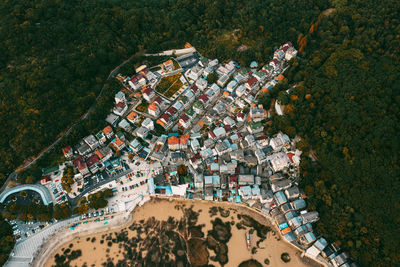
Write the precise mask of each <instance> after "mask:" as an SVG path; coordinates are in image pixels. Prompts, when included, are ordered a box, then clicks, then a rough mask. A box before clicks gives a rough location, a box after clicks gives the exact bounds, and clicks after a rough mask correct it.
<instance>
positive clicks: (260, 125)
mask: <svg viewBox="0 0 400 267" xmlns="http://www.w3.org/2000/svg"><path fill="white" fill-rule="evenodd" d="M262 126H263V125H262V123H261V121H259V122H252V123H251V124H250V128H251V129H252V130H254V129H258V128H261V127H262Z"/></svg>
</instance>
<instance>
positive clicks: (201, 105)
mask: <svg viewBox="0 0 400 267" xmlns="http://www.w3.org/2000/svg"><path fill="white" fill-rule="evenodd" d="M193 107H195V108H202V107H203V104H201V102H200V101H199V100H197V101H196V102H194V104H193Z"/></svg>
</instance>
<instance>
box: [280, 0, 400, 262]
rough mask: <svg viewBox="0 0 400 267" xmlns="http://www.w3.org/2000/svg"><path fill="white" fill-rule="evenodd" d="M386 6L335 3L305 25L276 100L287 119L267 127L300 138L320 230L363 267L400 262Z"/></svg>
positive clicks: (395, 6)
mask: <svg viewBox="0 0 400 267" xmlns="http://www.w3.org/2000/svg"><path fill="white" fill-rule="evenodd" d="M389 2H390V1H388V2H387V3H386V4H381V6H378V7H377V6H376V2H372V1H355V2H354V1H353V2H352V3H351V4H349V5H344V6H340V5H337V6H335V11H334V12H333V13H332V14H330V15H329V16H326V17H324V18H323V19H317V20H315V21H314V22H312V23H311V25H310V29H309V30H308V31H307V32H305V33H303V34H302V35H300V36H299V38H298V40H296V41H297V43H298V46H299V47H300V49H301V47H302V45H301V39H303V38H307V39H306V40H307V43H306V45H304V46H303V47H304V50H303V53H301V54H300V57H299V59H298V60H296V62H294V64H293V67H292V68H291V69H290V70H289V72H288V73H287V78H288V81H287V83H286V84H285V85H283V86H284V87H285V86H286V88H282V89H288V88H290V93H289V94H286V93H283V92H279V93H278V99H279V101H281V102H282V103H284V104H285V105H286V107H285V113H286V114H285V116H283V117H276V118H275V121H274V122H275V127H276V128H279V129H283V130H284V131H286V132H288V133H292V135H293V134H298V135H299V136H301V137H302V138H303V140H302V141H301V142H300V143H299V148H300V149H301V150H302V151H304V152H306V153H303V155H304V156H303V158H302V161H301V162H302V163H301V168H302V175H303V179H302V181H303V186H302V187H303V188H304V189H305V192H306V194H307V196H308V198H309V200H308V203H310V204H311V208H312V209H316V210H317V211H318V212H320V217H321V220H320V222H319V223H318V224H317V230H318V232H319V233H320V234H322V235H323V236H325V237H328V239H329V240H331V241H335V240H338V241H340V242H341V247H342V248H343V249H344V250H345V251H349V252H350V254H351V257H353V258H354V259H356V260H357V261H358V262H359V263H360V264H361V265H362V266H398V265H399V263H400V256H399V252H398V251H399V248H400V246H399V244H400V243H399V242H400V241H399V240H400V231H398V226H399V222H400V221H399V218H400V207H399V196H400V190H399V189H400V179H399V157H398V155H399V153H398V151H399V149H400V147H399V138H398V136H399V134H398V133H399V130H400V129H399V117H398V116H399V111H400V110H399V104H400V95H399V92H400V83H399V81H400V70H399V68H398V66H399V63H400V55H399V45H400V36H399V33H400V26H399V18H400V14H399V10H400V9H399V8H400V5H399V3H398V2H394V1H393V2H391V3H389ZM371 10H374V12H373V13H372V12H371ZM289 85H290V86H289ZM291 85H294V87H292V86H291ZM310 152H312V153H313V154H314V155H315V157H316V158H317V161H315V162H314V161H312V160H311V159H310V158H309V157H308V155H309V153H310Z"/></svg>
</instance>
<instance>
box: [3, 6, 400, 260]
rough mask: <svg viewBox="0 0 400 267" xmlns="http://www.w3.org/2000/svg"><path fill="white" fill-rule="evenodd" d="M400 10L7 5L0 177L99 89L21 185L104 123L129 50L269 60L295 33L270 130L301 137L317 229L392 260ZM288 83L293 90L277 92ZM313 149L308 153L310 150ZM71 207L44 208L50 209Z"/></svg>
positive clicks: (360, 252) (355, 252)
mask: <svg viewBox="0 0 400 267" xmlns="http://www.w3.org/2000/svg"><path fill="white" fill-rule="evenodd" d="M399 5H400V4H399V2H398V1H394V0H387V1H380V2H377V1H371V0H369V1H368V0H367V1H364V0H363V1H361V0H355V1H339V0H307V1H306V0H298V1H294V0H288V1H279V0H272V1H263V0H254V1H228V0H196V1H189V0H176V1H174V0H168V1H167V0H157V1H156V0H148V1H143V0H138V1H128V0H119V1H116V0H109V1H94V0H86V1H76V0H75V1H74V0H71V1H50V0H42V1H27V0H15V1H3V2H1V3H0V15H1V17H0V21H1V24H0V33H1V34H0V52H1V54H2V55H3V56H2V57H1V59H0V77H1V79H0V124H1V125H2V126H3V127H2V128H1V129H0V133H1V135H2V138H1V139H0V158H1V159H2V160H1V161H0V181H1V183H3V182H4V181H5V179H6V178H7V176H8V174H10V173H11V172H12V171H13V170H14V169H15V168H16V167H17V166H19V165H20V164H22V163H23V161H24V160H25V159H27V158H29V157H32V156H35V155H37V154H38V153H39V152H40V151H41V150H43V149H44V148H45V147H47V146H48V145H50V144H51V143H52V142H54V140H55V139H56V138H57V136H59V135H60V134H61V133H62V132H63V131H65V130H66V129H67V128H68V126H70V125H72V124H74V123H75V122H77V121H79V119H80V117H81V116H82V115H84V114H85V113H86V112H87V110H88V109H89V107H90V106H91V105H92V104H93V103H94V102H95V98H96V96H97V95H98V94H99V92H100V90H101V89H102V87H103V86H105V87H106V90H105V93H104V95H103V96H102V97H101V98H100V100H99V102H98V103H97V105H96V109H95V110H94V112H93V113H92V114H91V115H90V116H89V118H88V119H87V120H85V121H84V123H81V124H79V125H78V126H77V127H76V128H75V129H74V130H73V132H72V133H71V135H70V136H68V138H65V139H64V140H63V141H62V142H61V143H60V144H59V146H57V147H56V148H55V149H54V150H53V151H52V152H51V153H50V154H49V155H48V156H46V157H44V158H43V159H42V160H41V161H39V162H38V163H37V164H36V165H34V166H33V167H32V168H30V169H28V170H27V171H26V172H24V174H23V175H20V176H19V182H28V183H33V182H35V181H37V180H39V179H40V176H41V171H40V170H41V168H43V167H47V166H51V165H52V164H53V163H55V162H57V161H60V160H61V157H60V147H62V146H63V145H65V144H70V145H74V144H75V143H76V142H77V140H79V138H81V137H83V136H84V135H86V134H88V133H89V132H91V131H94V130H98V129H99V128H100V127H101V126H104V123H105V122H104V117H105V115H106V114H107V112H109V109H110V108H111V105H112V98H113V95H114V93H115V92H116V91H117V90H119V85H118V83H116V82H114V81H107V82H106V79H107V77H108V75H109V73H110V71H111V70H112V69H114V68H115V66H117V65H118V64H120V63H121V62H123V61H124V60H126V59H127V58H129V57H130V56H132V55H134V54H141V53H143V52H144V51H147V52H157V51H160V50H163V49H171V48H181V47H183V46H184V44H185V43H186V42H189V43H191V44H192V45H193V46H195V47H196V48H197V49H198V50H199V51H200V53H201V54H203V55H204V56H206V57H209V58H215V57H218V58H219V59H220V60H224V59H230V58H232V59H234V60H237V61H238V62H239V63H240V64H241V65H248V64H249V62H250V61H252V60H257V61H259V62H267V61H268V60H269V57H270V56H271V54H272V52H273V51H274V49H275V48H276V47H277V46H279V45H280V44H282V43H284V42H286V41H291V42H292V43H293V44H294V45H295V47H297V48H298V49H299V51H300V53H299V57H298V59H296V60H294V62H292V63H293V64H292V67H291V68H290V69H289V70H288V71H287V73H285V76H286V77H287V79H285V81H284V82H283V83H282V84H280V85H278V86H276V87H275V88H274V90H273V92H271V93H270V94H268V95H266V96H265V97H264V99H263V100H264V101H266V102H268V101H270V100H271V99H272V98H275V97H277V98H278V99H279V101H280V102H282V103H283V104H285V105H286V108H285V112H286V114H285V116H279V117H275V118H274V123H273V126H272V127H273V128H274V129H275V130H280V129H281V130H283V131H286V132H287V133H289V134H290V135H292V136H293V135H295V134H298V135H300V136H301V137H302V138H303V140H302V141H301V142H300V143H299V147H300V148H301V149H302V150H303V151H305V153H303V155H304V157H303V159H302V166H301V167H302V175H303V179H302V180H303V188H304V189H305V191H306V193H307V196H308V203H310V205H311V208H315V209H316V210H318V211H319V212H320V213H321V221H320V222H319V223H318V224H317V228H318V232H319V233H320V234H322V235H324V236H325V237H327V238H328V239H329V241H335V240H340V241H341V242H342V247H343V248H344V249H345V250H346V251H348V252H349V253H350V255H351V257H352V258H353V259H355V260H356V261H358V262H359V263H360V264H361V265H362V266H396V265H398V264H399V262H400V259H399V253H398V250H399V249H400V245H399V242H400V241H399V240H400V236H399V233H400V231H398V226H399V218H400V214H399V210H400V207H399V204H398V196H399V195H400V191H399V181H400V180H399V165H398V153H396V152H397V151H399V141H398V138H397V137H398V134H397V133H398V130H399V129H398V128H399V124H398V113H399V102H400V96H399V89H400V88H399V86H400V84H399V82H398V81H399V80H400V77H399V75H400V74H399V69H398V66H399V39H400V35H399V32H400V26H399V18H400V14H399V10H400V6H399ZM138 59H139V57H138ZM131 72H132V73H133V72H134V70H133V69H132V70H131ZM292 85H295V87H294V88H291V87H292ZM288 88H291V89H290V94H289V95H287V94H286V93H284V92H283V91H284V90H286V89H288ZM310 151H311V153H312V154H314V155H315V157H316V158H317V159H318V160H317V161H312V160H310V158H309V157H307V155H308V152H310ZM69 212H70V209H68V208H67V207H57V208H55V210H54V213H55V214H57V216H60V217H62V216H64V215H68V213H69ZM0 238H1V240H0V242H3V240H5V238H6V237H5V235H1V237H0ZM2 248H3V247H2ZM4 251H7V250H2V251H1V253H3V254H2V255H7V253H6V252H4ZM0 256H1V255H0ZM3 258H4V257H3ZM1 259H2V258H1Z"/></svg>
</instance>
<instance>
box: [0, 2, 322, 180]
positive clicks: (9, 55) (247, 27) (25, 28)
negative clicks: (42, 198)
mask: <svg viewBox="0 0 400 267" xmlns="http://www.w3.org/2000/svg"><path fill="white" fill-rule="evenodd" d="M309 6H312V7H313V9H309V8H308V7H309ZM0 7H1V8H0V10H1V11H0V15H1V16H0V17H1V18H0V19H1V25H2V26H1V33H2V34H1V35H0V52H1V54H2V55H3V56H2V60H1V61H0V75H1V78H2V79H1V82H0V98H1V103H0V115H1V116H0V124H1V125H2V129H1V135H2V138H1V140H0V158H1V159H2V160H1V161H0V173H1V174H2V175H1V176H0V179H4V178H5V177H6V176H7V175H8V174H9V173H10V172H11V171H12V170H13V169H14V168H15V167H16V166H18V165H19V164H21V163H22V161H23V160H24V159H26V158H27V157H30V156H32V155H36V154H37V153H38V152H39V151H40V150H42V149H43V148H44V147H46V146H47V145H49V144H51V143H52V142H53V141H54V140H55V138H56V136H57V135H59V134H60V132H62V131H64V130H65V129H66V128H67V126H68V125H71V124H72V123H73V122H74V121H76V120H77V119H78V118H79V117H80V116H82V115H83V114H84V113H85V112H86V111H87V110H88V108H89V106H90V105H91V104H92V103H93V102H94V99H95V97H96V95H97V94H98V93H99V91H100V89H101V87H102V85H103V83H104V80H105V79H106V77H107V76H108V74H109V72H110V70H112V69H113V68H114V67H115V66H116V65H118V64H119V63H120V62H122V61H123V60H124V59H126V58H128V57H129V56H131V55H133V54H135V53H136V52H138V51H139V50H142V49H146V50H147V51H148V52H153V51H154V52H158V51H159V50H162V49H170V48H180V47H183V45H184V44H185V42H187V41H188V42H190V43H191V44H193V45H194V46H196V47H197V48H198V49H199V50H200V52H202V53H204V54H205V55H206V56H210V57H216V56H218V57H219V58H220V59H226V58H229V57H233V56H234V58H235V59H236V60H238V61H239V62H240V63H241V64H244V63H246V62H247V61H249V60H253V59H256V60H258V61H260V62H263V61H265V60H266V57H268V56H269V55H270V54H271V52H272V51H273V48H274V47H275V46H277V45H279V44H281V43H282V41H286V40H292V41H294V40H295V39H296V38H297V34H298V33H299V32H304V31H306V29H307V27H308V23H309V22H310V21H312V20H313V19H314V18H315V16H316V15H318V14H319V12H320V11H321V10H323V9H325V8H327V7H328V1H327V0H326V1H322V0H318V1H316V0H314V1H311V2H310V1H306V0H302V1H284V2H282V3H278V2H265V1H261V0H258V1H251V2H250V3H244V2H239V1H227V0H219V1H195V2H193V1H187V0H184V1H167V0H162V1H128V0H123V1H105V2H104V1H103V2H98V1H93V0H90V1H85V2H81V1H67V2H63V3H55V2H53V1H49V0H43V1H39V2H31V1H26V0H17V1H8V2H2V3H1V4H0ZM219 7H221V8H219ZM241 45H245V46H246V47H247V48H248V49H247V50H244V51H242V52H238V51H237V48H238V47H240V46H241ZM266 55H268V56H266ZM127 67H129V65H128V66H127ZM133 72H134V70H133V68H132V69H131V70H129V71H127V73H126V74H133ZM109 100H110V99H107V100H106V101H109ZM109 102H110V101H109ZM94 124H95V123H93V124H92V125H94ZM85 128H86V127H85ZM85 128H84V129H82V131H80V130H79V129H77V130H76V131H75V133H73V134H71V135H73V136H75V135H80V134H81V133H84V132H86V130H85ZM89 128H91V127H89ZM53 159H54V158H53ZM54 161H56V160H55V159H54ZM45 163H46V164H48V163H49V162H45ZM40 168H41V167H39V168H38V169H40ZM25 179H26V176H23V177H21V180H22V181H24V180H25ZM36 179H37V178H34V177H31V178H29V181H30V182H32V181H35V180H36Z"/></svg>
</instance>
